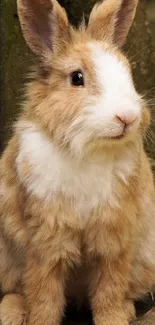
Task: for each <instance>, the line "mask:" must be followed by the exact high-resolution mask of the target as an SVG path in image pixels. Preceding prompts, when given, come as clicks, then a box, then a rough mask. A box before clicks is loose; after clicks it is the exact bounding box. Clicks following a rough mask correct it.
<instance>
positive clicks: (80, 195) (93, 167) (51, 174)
mask: <svg viewBox="0 0 155 325" xmlns="http://www.w3.org/2000/svg"><path fill="white" fill-rule="evenodd" d="M124 151H125V152H124ZM24 160H26V161H27V162H28V163H29V164H30V166H31V173H30V175H28V176H24V175H23V171H22V163H23V161H24ZM16 164H17V170H18V174H19V176H20V179H21V181H22V182H23V183H25V184H26V186H27V189H28V191H30V192H32V193H34V194H35V195H36V196H38V197H39V198H41V199H42V200H48V202H49V201H52V200H53V199H54V198H55V197H56V195H58V194H62V195H63V196H64V197H66V198H69V199H70V200H72V202H73V204H74V205H75V208H76V210H77V212H78V213H79V215H80V216H81V217H82V218H87V216H88V215H89V212H90V211H91V210H92V209H93V208H95V207H96V206H98V205H104V204H106V203H107V202H108V203H109V204H110V205H111V206H113V207H114V206H116V205H117V200H116V195H115V193H116V191H117V188H116V186H117V180H118V178H120V179H121V180H122V181H123V182H124V183H127V182H128V177H129V175H130V174H131V173H132V171H133V169H134V155H133V153H132V152H131V150H129V148H125V149H124V150H123V152H122V153H121V152H120V157H119V159H118V157H117V158H116V154H115V155H114V154H113V155H110V156H108V155H107V154H105V157H102V158H101V157H100V159H98V160H96V159H95V158H94V159H92V158H89V159H87V160H85V161H83V162H81V163H79V162H77V161H76V160H75V159H73V158H71V157H70V156H68V155H67V154H63V153H62V152H61V151H60V150H59V149H58V148H56V147H55V145H54V144H53V143H51V142H50V141H49V140H48V139H47V138H46V136H45V135H43V134H42V133H41V132H40V131H38V130H37V129H36V127H35V125H27V127H26V128H25V130H24V131H22V133H20V150H19V155H18V157H17V161H16Z"/></svg>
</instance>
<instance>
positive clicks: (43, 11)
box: [23, 0, 53, 49]
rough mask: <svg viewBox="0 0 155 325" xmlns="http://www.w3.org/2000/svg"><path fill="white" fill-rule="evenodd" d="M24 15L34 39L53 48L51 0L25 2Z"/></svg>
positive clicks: (27, 0)
mask: <svg viewBox="0 0 155 325" xmlns="http://www.w3.org/2000/svg"><path fill="white" fill-rule="evenodd" d="M23 3H24V7H25V10H24V13H25V19H26V21H27V22H26V24H27V26H28V25H29V28H28V29H29V33H30V34H31V35H32V37H33V39H36V43H37V39H39V40H40V42H41V43H42V44H44V45H45V46H46V47H48V48H50V49H51V48H52V42H51V19H50V14H51V12H52V10H53V3H52V1H51V0H24V1H23Z"/></svg>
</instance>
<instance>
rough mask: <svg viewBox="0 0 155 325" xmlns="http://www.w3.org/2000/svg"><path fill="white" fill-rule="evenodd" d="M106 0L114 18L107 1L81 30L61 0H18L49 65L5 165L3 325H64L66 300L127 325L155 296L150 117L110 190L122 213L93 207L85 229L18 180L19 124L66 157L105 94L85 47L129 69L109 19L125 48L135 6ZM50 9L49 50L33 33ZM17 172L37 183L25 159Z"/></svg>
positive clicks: (1, 170) (33, 87)
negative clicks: (84, 81)
mask: <svg viewBox="0 0 155 325" xmlns="http://www.w3.org/2000/svg"><path fill="white" fill-rule="evenodd" d="M106 2H107V4H106V6H107V10H108V12H109V13H108V14H107V11H105V8H104V7H103V8H102V5H104V3H103V4H101V5H100V6H101V7H97V8H95V9H94V11H93V12H92V14H91V18H90V23H89V26H88V29H84V28H81V29H80V30H79V31H76V30H74V29H73V28H72V27H69V25H68V20H67V18H66V14H65V13H64V11H63V10H62V9H61V7H60V6H59V5H58V4H57V2H56V1H54V0H53V1H48V0H46V1H45V6H44V9H43V11H42V8H43V4H42V1H39V0H38V1H37V0H33V1H31V2H30V1H22V0H18V10H19V15H20V20H21V25H22V28H23V33H24V36H25V38H26V40H27V42H28V43H29V45H30V47H31V48H32V49H33V50H34V51H35V52H37V53H39V54H40V55H41V58H42V57H44V60H43V59H41V64H40V67H39V68H38V69H39V70H37V72H35V73H34V74H33V79H34V80H33V81H32V82H31V83H30V85H29V86H28V89H27V100H26V103H25V104H24V108H23V113H22V114H21V116H20V118H19V122H18V123H17V124H16V127H15V132H14V136H13V138H12V140H11V141H10V142H9V144H8V146H7V148H6V150H5V152H4V154H3V156H2V158H1V162H0V186H1V187H0V235H1V236H0V257H1V258H0V259H1V262H0V283H1V288H2V290H3V293H4V294H6V296H5V297H4V298H3V300H2V303H1V305H0V317H1V322H2V325H6V324H7V325H8V324H9V325H23V324H25V323H24V322H25V319H26V317H27V324H28V325H44V324H46V325H59V324H60V322H61V319H62V316H63V313H64V310H65V305H66V298H68V297H72V299H73V298H74V297H75V298H76V299H78V300H79V301H80V302H81V301H82V300H83V301H85V299H86V300H88V301H89V303H90V304H91V306H92V310H93V316H94V322H95V325H127V324H128V323H129V321H130V320H131V319H132V318H133V317H134V307H133V299H135V298H137V297H139V296H140V297H141V296H143V295H144V294H145V293H147V292H148V291H149V290H151V288H152V286H153V284H154V282H155V264H153V262H152V263H150V261H148V260H147V258H146V257H147V250H148V254H149V249H150V248H151V249H152V242H151V238H152V237H151V236H149V234H151V235H152V233H153V234H155V221H154V213H155V198H154V185H153V177H152V172H151V169H150V165H149V162H148V158H147V156H146V154H145V152H144V149H143V143H142V138H143V136H144V134H145V131H146V129H147V127H148V124H149V120H150V115H149V111H148V110H147V108H145V107H144V108H143V116H142V121H141V125H140V127H139V129H138V131H137V139H138V140H137V142H136V143H137V146H136V147H135V146H134V145H133V144H132V143H131V144H130V145H132V148H133V150H135V161H136V163H135V168H134V173H133V175H131V176H130V177H129V180H128V185H125V184H124V182H123V181H121V180H120V179H119V178H117V177H116V178H117V179H116V183H115V184H114V186H115V185H116V184H117V186H116V188H115V187H114V189H113V190H114V193H115V196H116V198H117V202H118V204H119V206H120V207H121V208H119V207H118V208H112V207H111V206H110V205H109V204H107V205H103V206H97V207H96V208H95V209H93V210H92V211H91V213H90V216H89V219H88V220H87V221H86V226H85V227H83V224H82V220H81V218H80V217H79V215H77V213H76V210H75V209H74V208H73V205H72V204H71V200H69V199H67V198H65V196H63V195H62V193H58V194H57V196H56V198H55V201H54V202H53V203H52V204H51V202H48V203H47V202H46V201H44V200H43V199H40V198H38V197H37V196H35V195H34V194H33V193H30V192H29V191H28V188H27V187H26V185H25V184H23V183H22V181H21V179H20V177H19V174H18V173H17V166H16V158H17V156H18V154H19V151H20V145H19V141H20V137H21V133H22V128H24V129H26V128H27V127H28V126H27V125H26V124H25V125H24V122H23V124H22V126H21V124H20V122H21V121H27V122H35V124H36V125H37V127H38V128H39V130H40V132H42V133H43V134H45V135H46V136H47V138H48V139H49V140H50V141H54V142H55V143H56V144H57V145H58V146H60V147H61V148H65V150H66V151H67V148H68V147H67V145H68V139H67V138H66V129H68V128H69V126H70V123H71V121H72V120H73V118H74V116H75V115H76V114H78V111H79V110H80V109H82V105H84V104H85V100H86V93H87V96H91V95H93V94H96V95H98V94H100V89H99V87H97V82H96V80H97V79H96V75H95V72H94V70H93V66H92V61H91V57H90V53H89V51H88V48H87V47H86V42H90V41H92V40H94V39H95V40H96V39H97V42H98V40H102V43H101V44H102V45H101V46H103V47H104V48H107V49H109V50H110V51H113V52H114V53H115V54H116V55H117V57H118V58H119V60H121V61H122V60H123V62H124V63H125V64H126V66H127V67H128V68H129V69H130V67H129V63H128V61H127V59H126V58H125V57H124V56H123V54H122V53H121V52H120V51H118V50H116V49H115V44H113V45H111V41H112V37H113V35H114V24H113V20H114V18H115V15H116V14H117V17H118V22H119V24H117V27H116V28H117V29H116V30H118V31H117V32H118V33H119V32H120V38H119V37H118V38H119V40H117V43H118V44H120V43H122V41H123V40H124V39H125V34H127V31H128V29H129V25H130V24H131V22H132V19H131V17H132V18H133V16H134V12H135V8H136V4H137V1H134V0H133V1H132V0H130V1H129V0H128V1H125V0H124V1H119V2H116V1H115V0H106ZM23 3H24V5H23ZM125 3H126V5H127V7H126V6H125ZM118 4H119V6H118ZM130 5H131V7H130ZM115 7H117V8H115ZM53 8H54V9H53ZM131 8H132V11H130V10H129V9H131ZM48 11H50V14H51V19H52V20H51V21H50V16H48V19H49V21H48V23H47V25H46V26H47V27H48V28H47V30H46V31H44V32H46V36H48V38H46V41H47V42H46V44H45V43H44V42H42V32H43V31H42V30H41V35H40V34H37V32H38V30H37V29H36V26H38V25H37V24H38V20H37V19H39V21H41V22H42V23H43V24H45V21H46V19H47V12H48ZM126 11H127V20H128V24H127V27H126V31H125V32H123V33H122V30H123V31H124V27H123V26H124V17H123V20H122V18H120V17H122V15H123V16H124V15H125V12H126ZM35 12H37V14H36V16H35V19H36V20H34V21H35V27H34V24H33V23H34V21H33V16H34V14H35ZM119 14H120V16H119ZM109 17H110V20H109ZM102 19H103V22H104V24H105V23H106V25H107V24H109V29H110V27H111V29H110V33H109V34H107V35H105V34H104V30H105V31H106V29H105V25H103V26H100V24H101V21H102ZM111 20H112V21H111ZM49 22H50V23H51V25H50V24H49ZM52 23H53V24H52ZM96 24H98V25H96ZM119 25H120V27H119ZM53 26H54V29H53ZM51 29H52V31H53V30H54V32H53V33H54V36H53V37H54V40H53V38H52V37H51V34H50V37H49V33H51ZM116 30H115V31H116ZM36 31H37V32H36ZM101 32H102V39H101ZM98 33H99V34H100V35H99V34H98ZM58 35H59V36H58ZM63 35H64V36H63ZM107 36H108V39H107ZM105 37H106V43H105ZM52 41H53V43H52ZM50 42H51V43H50ZM96 44H97V43H96ZM51 49H52V51H51ZM81 66H83V67H84V68H85V70H87V72H88V76H89V83H88V88H87V90H86V89H85V88H83V89H82V88H78V89H77V88H74V87H73V88H67V87H66V80H68V82H69V78H68V75H69V74H70V73H71V72H72V71H76V70H78V69H79V68H80V67H81ZM42 69H43V70H42ZM43 71H44V72H45V71H46V72H47V73H45V74H44V73H43ZM60 103H61V105H60ZM142 105H144V104H142ZM135 148H136V149H135ZM99 154H102V150H101V152H99ZM21 168H22V176H24V177H28V178H30V179H31V177H32V175H33V171H34V166H32V165H31V164H30V163H29V160H28V157H27V156H26V155H25V157H24V160H23V161H22V163H21ZM45 168H46V166H45ZM51 168H52V166H51ZM150 224H151V229H150ZM151 231H152V233H151ZM143 243H145V247H144V246H143ZM139 247H141V250H139ZM137 252H138V253H137ZM145 253H146V254H145ZM13 294H14V295H13ZM19 294H21V296H20V295H19ZM23 296H24V298H25V304H24V303H23ZM25 309H26V313H27V315H26V316H25Z"/></svg>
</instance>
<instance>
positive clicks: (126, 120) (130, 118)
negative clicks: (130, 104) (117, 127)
mask: <svg viewBox="0 0 155 325" xmlns="http://www.w3.org/2000/svg"><path fill="white" fill-rule="evenodd" d="M116 119H117V120H119V121H120V122H121V123H123V124H125V125H129V124H132V123H134V122H135V121H136V119H137V117H136V116H135V115H133V114H127V115H123V114H121V115H116Z"/></svg>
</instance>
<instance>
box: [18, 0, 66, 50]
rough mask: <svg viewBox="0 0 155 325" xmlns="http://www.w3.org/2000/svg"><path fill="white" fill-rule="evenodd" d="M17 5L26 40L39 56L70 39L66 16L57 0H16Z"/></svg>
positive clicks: (55, 48)
mask: <svg viewBox="0 0 155 325" xmlns="http://www.w3.org/2000/svg"><path fill="white" fill-rule="evenodd" d="M17 7H18V14H19V19H20V24H21V27H22V31H23V35H24V37H25V39H26V42H27V44H28V45H29V47H30V48H31V49H32V51H33V52H35V53H36V54H38V55H39V56H46V53H47V52H48V51H49V50H51V51H53V52H54V51H56V50H57V48H58V47H59V46H61V45H63V44H65V43H67V42H68V41H69V40H70V27H69V22H68V18H67V15H66V12H65V10H64V9H63V8H62V7H61V6H60V5H59V3H58V2H57V0H17Z"/></svg>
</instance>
